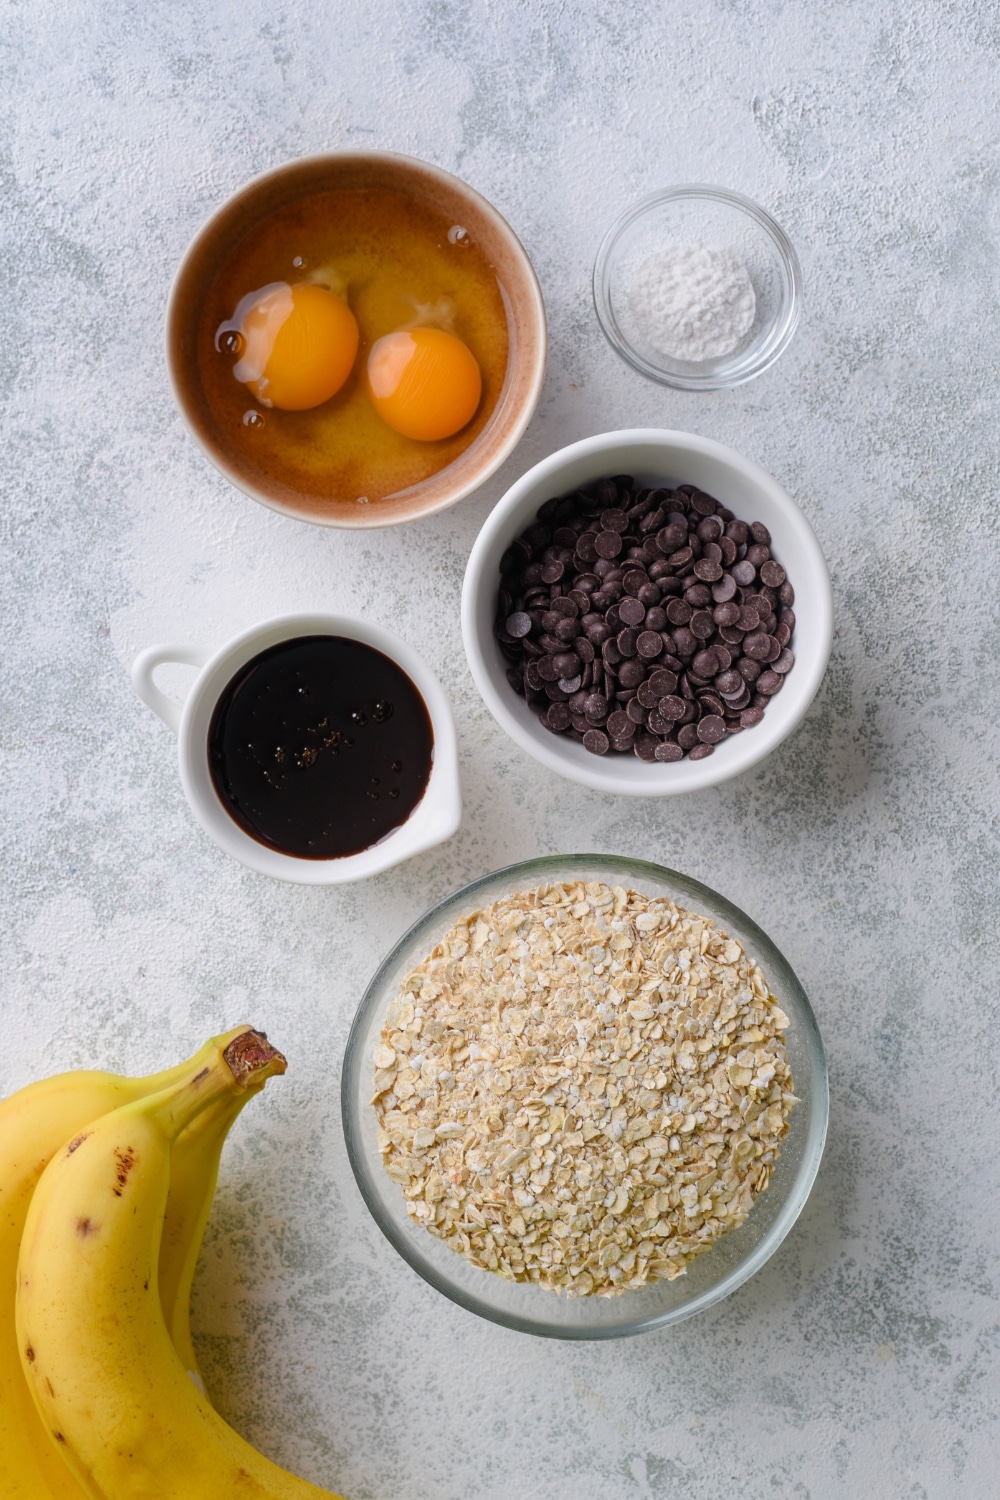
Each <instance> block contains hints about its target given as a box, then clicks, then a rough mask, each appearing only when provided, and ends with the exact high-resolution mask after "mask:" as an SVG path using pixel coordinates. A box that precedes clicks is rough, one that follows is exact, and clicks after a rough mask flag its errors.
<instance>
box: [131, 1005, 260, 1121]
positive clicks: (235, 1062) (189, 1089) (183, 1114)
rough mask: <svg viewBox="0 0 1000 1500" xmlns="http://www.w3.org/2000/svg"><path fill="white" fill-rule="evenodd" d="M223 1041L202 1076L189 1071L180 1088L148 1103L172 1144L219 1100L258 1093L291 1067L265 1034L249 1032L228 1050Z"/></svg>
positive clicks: (214, 1048)
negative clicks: (274, 1077) (272, 1079)
mask: <svg viewBox="0 0 1000 1500" xmlns="http://www.w3.org/2000/svg"><path fill="white" fill-rule="evenodd" d="M222 1040H224V1039H223V1038H220V1039H219V1041H218V1042H216V1043H214V1044H209V1046H208V1048H207V1049H206V1050H207V1053H208V1055H207V1057H206V1059H205V1061H204V1062H203V1064H202V1066H201V1068H200V1069H199V1070H198V1072H196V1073H192V1072H191V1070H190V1069H189V1070H188V1073H187V1076H186V1077H185V1078H183V1079H182V1081H181V1082H180V1083H179V1084H174V1085H173V1087H171V1088H168V1089H163V1090H162V1091H161V1093H160V1094H159V1095H158V1096H154V1097H153V1098H152V1099H150V1100H149V1101H148V1102H147V1109H148V1113H149V1116H150V1118H152V1119H156V1120H157V1121H158V1122H159V1127H160V1129H161V1130H162V1131H163V1133H164V1135H165V1136H166V1138H167V1139H168V1140H169V1141H171V1142H173V1141H175V1140H176V1139H177V1137H178V1136H179V1135H180V1134H181V1132H182V1131H183V1130H185V1129H186V1128H187V1126H188V1125H190V1124H191V1122H192V1120H195V1119H196V1118H197V1117H198V1116H199V1115H200V1114H201V1113H202V1111H203V1110H205V1109H208V1108H209V1107H210V1106H212V1105H213V1104H214V1103H215V1102H216V1101H217V1100H219V1099H221V1098H225V1097H227V1096H228V1097H232V1096H233V1095H248V1094H253V1093H256V1092H257V1090H258V1089H260V1088H262V1087H263V1086H264V1084H265V1083H266V1081H267V1080H268V1078H271V1077H272V1076H273V1075H274V1074H275V1073H284V1071H285V1069H286V1068H287V1066H288V1064H287V1062H286V1060H285V1058H284V1057H283V1056H282V1054H281V1053H280V1052H279V1051H278V1050H277V1049H276V1048H275V1047H272V1046H271V1044H270V1042H269V1041H268V1040H267V1037H266V1036H265V1035H264V1033H263V1032H262V1031H254V1030H252V1029H251V1028H248V1029H246V1030H245V1031H242V1032H240V1033H239V1034H238V1035H237V1036H236V1037H234V1038H233V1039H232V1040H231V1041H228V1044H227V1045H226V1046H225V1047H224V1048H223V1047H222V1045H221V1042H222Z"/></svg>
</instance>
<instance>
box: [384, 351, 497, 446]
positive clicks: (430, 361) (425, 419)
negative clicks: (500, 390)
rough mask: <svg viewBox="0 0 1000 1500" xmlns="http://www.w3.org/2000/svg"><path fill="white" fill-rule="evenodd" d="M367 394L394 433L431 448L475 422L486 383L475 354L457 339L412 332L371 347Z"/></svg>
mask: <svg viewBox="0 0 1000 1500" xmlns="http://www.w3.org/2000/svg"><path fill="white" fill-rule="evenodd" d="M368 390H369V393H370V395H371V398H372V402H373V403H374V406H375V410H376V411H377V412H378V414H379V416H380V417H381V418H382V420H383V421H384V422H386V423H388V425H389V426H390V427H391V428H393V429H394V431H396V432H399V433H402V435H403V437H408V438H417V439H419V440H420V441H421V442H425V443H429V442H434V441H435V440H436V439H438V438H446V437H451V436H452V434H453V433H456V432H458V431H459V430H460V429H461V428H463V427H464V426H465V425H466V423H467V422H471V420H472V418H473V417H474V416H475V413H476V408H477V406H478V405H479V398H480V396H481V395H482V392H483V379H482V376H481V375H480V373H479V366H478V364H477V363H476V359H475V356H474V355H473V353H472V351H471V350H470V349H468V348H467V347H466V345H465V344H463V343H462V340H461V339H459V338H456V337H455V335H454V334H453V333H445V332H444V330H443V329H441V328H408V329H401V330H400V331H399V332H398V333H387V334H386V335H385V337H384V338H380V339H378V340H376V342H375V343H374V344H373V345H372V350H371V353H370V354H369V356H368Z"/></svg>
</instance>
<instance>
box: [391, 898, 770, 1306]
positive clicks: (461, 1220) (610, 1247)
mask: <svg viewBox="0 0 1000 1500" xmlns="http://www.w3.org/2000/svg"><path fill="white" fill-rule="evenodd" d="M788 1024H789V1023H788V1019H787V1017H786V1016H785V1015H784V1013H783V1012H782V1011H781V1009H780V1007H779V1006H778V1004H777V1001H776V1000H775V998H774V996H773V995H771V994H770V992H769V990H768V986H767V982H766V980H765V978H764V976H763V974H762V973H761V971H760V969H759V968H758V966H757V964H756V963H755V962H754V961H753V960H752V959H751V958H749V957H748V955H747V954H746V952H745V951H744V949H743V947H742V946H741V944H740V943H739V942H738V941H737V940H736V939H735V938H731V937H729V936H728V935H727V934H726V933H725V932H723V931H722V930H721V929H720V928H719V927H717V926H716V924H715V923H714V922H712V921H711V920H710V919H709V918H707V917H702V916H698V915H696V914H695V913H693V912H688V911H684V910H682V909H681V908H679V907H677V906H675V905H674V903H673V902H671V901H669V900H668V899H667V898H665V897H647V896H644V895H641V894H640V893H638V892H636V891H629V890H625V889H623V888H622V887H620V886H615V887H611V886H608V885H605V884H603V883H600V882H593V883H583V882H580V883H574V884H565V885H551V886H546V887H543V888H541V889H537V890H530V891H518V892H515V893H514V894H512V895H510V896H506V897H504V898H503V899H501V900H499V901H497V902H495V903H494V904H493V905H492V906H489V907H487V908H485V909H483V910H481V911H476V912H473V913H472V914H471V915H470V916H468V917H466V918H463V919H462V920H461V921H459V922H457V923H456V924H455V925H454V926H453V927H452V928H451V929H450V931H449V932H447V933H446V934H445V936H444V937H443V938H442V940H441V941H440V943H438V945H437V947H436V948H435V949H434V950H433V952H432V953H431V954H429V955H428V956H427V958H425V959H424V960H423V961H422V962H421V963H419V964H418V965H417V966H416V968H415V969H414V970H413V971H412V972H411V973H410V974H409V975H408V976H407V977H406V979H405V980H404V982H403V984H402V986H401V989H400V993H399V995H398V997H397V998H396V999H395V1000H394V1001H393V1002H392V1004H391V1005H390V1007H389V1012H388V1016H387V1020H386V1023H385V1025H384V1027H383V1029H382V1033H381V1037H380V1040H379V1045H378V1046H377V1047H376V1049H375V1054H374V1063H375V1090H374V1104H375V1109H376V1113H377V1116H378V1123H379V1132H378V1144H379V1150H380V1152H381V1154H382V1158H383V1163H384V1166H385V1169H386V1171H387V1173H388V1174H389V1176H390V1177H391V1178H392V1179H393V1181H395V1182H397V1183H398V1184H399V1185H400V1188H401V1190H402V1192H403V1194H404V1196H405V1198H406V1204H407V1209H408V1212H409V1213H410V1215H411V1216H412V1217H413V1218H414V1219H415V1220H416V1221H417V1222H418V1223H421V1224H423V1225H424V1226H425V1227H426V1228H427V1229H428V1230H430V1232H431V1233H432V1234H434V1235H436V1236H437V1237H438V1238H439V1239H441V1240H443V1241H444V1242H445V1243H446V1244H447V1245H449V1246H450V1247H451V1248H452V1249H454V1250H457V1251H459V1252H460V1253H461V1254H463V1255H464V1256H465V1257H466V1258H467V1259H468V1260H470V1261H472V1262H473V1264H475V1265H477V1266H481V1267H483V1268H485V1269H487V1270H491V1271H495V1272H496V1273H497V1274H499V1275H501V1276H503V1277H506V1278H507V1279H508V1280H511V1281H528V1282H534V1283H537V1284H538V1285H540V1286H545V1287H549V1288H552V1289H554V1290H556V1291H560V1292H565V1293H566V1294H567V1295H568V1296H588V1295H594V1294H596V1295H598V1296H613V1295H615V1294H616V1293H618V1292H622V1291H625V1290H626V1289H629V1288H636V1287H641V1286H643V1285H644V1284H645V1283H646V1282H648V1281H656V1280H661V1279H668V1280H672V1279H673V1278H674V1277H676V1276H680V1275H682V1274H683V1273H684V1271H685V1269H686V1267H687V1265H688V1264H689V1262H690V1261H691V1260H692V1259H693V1258H694V1257H695V1256H696V1255H699V1254H701V1253H702V1252H703V1251H705V1250H707V1249H708V1248H709V1247H710V1246H711V1245H712V1244H713V1242H714V1241H715V1240H716V1239H717V1238H718V1237H719V1235H721V1234H723V1233H724V1232H725V1231H726V1230H728V1229H732V1228H734V1227H735V1226H736V1225H738V1224H741V1223H742V1222H743V1221H744V1219H745V1218H746V1216H747V1214H748V1213H749V1212H750V1208H751V1206H752V1204H753V1200H754V1198H755V1196H756V1195H757V1194H758V1193H760V1192H762V1191H763V1190H764V1189H765V1188H766V1187H767V1184H768V1181H769V1179H770V1175H771V1171H772V1169H773V1166H774V1163H775V1161H776V1160H777V1157H778V1152H779V1142H780V1140H781V1138H782V1136H783V1135H784V1134H785V1132H786V1130H787V1129H788V1116H789V1112H790V1110H791V1107H792V1105H793V1104H794V1103H795V1102H796V1101H795V1097H794V1095H793V1093H792V1076H791V1071H790V1069H789V1066H788V1060H787V1057H786V1054H785V1047H784V1043H783V1041H782V1037H781V1033H782V1032H783V1031H784V1030H785V1029H786V1028H787V1026H788Z"/></svg>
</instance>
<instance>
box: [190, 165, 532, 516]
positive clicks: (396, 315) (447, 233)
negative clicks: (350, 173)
mask: <svg viewBox="0 0 1000 1500" xmlns="http://www.w3.org/2000/svg"><path fill="white" fill-rule="evenodd" d="M508 352H509V334H508V313H507V308H506V306H505V303H504V295H503V292H502V290H501V286H500V282H499V279H498V275H497V270H496V267H495V266H494V265H493V264H492V262H491V260H490V258H489V257H488V255H487V254H486V253H485V252H484V250H483V249H481V248H480V246H479V244H478V243H477V239H476V235H475V234H474V233H470V232H469V231H468V230H467V229H465V228H464V227H462V226H460V225H458V224H456V223H455V222H454V221H453V220H451V219H450V218H449V217H448V216H447V215H446V214H445V213H442V212H441V211H440V209H438V208H437V206H436V205H434V204H433V203H427V202H423V201H421V200H420V199H418V198H415V197H412V196H410V195H408V194H405V193H401V192H397V191H394V190H392V189H391V188H383V187H371V188H343V189H341V190H335V191H330V192H319V193H314V194H310V195H308V196H303V197H300V198H296V199H295V200H293V201H292V202H290V203H288V204H285V205H282V206H279V207H278V208H276V209H275V210H274V211H272V212H271V213H270V214H268V215H267V216H266V217H265V218H263V219H261V220H258V222H257V223H256V224H254V225H253V226H252V227H251V228H250V229H249V230H248V231H247V232H246V233H245V234H243V235H242V236H241V237H240V238H239V240H237V241H236V242H235V243H234V244H233V245H232V246H231V247H230V249H229V251H228V254H227V255H226V256H225V257H224V258H223V260H222V261H221V263H220V264H219V266H218V268H217V270H216V273H215V276H214V278H213V281H212V284H211V286H210V287H209V288H208V294H207V296H206V297H205V300H204V304H203V322H202V325H201V333H200V335H199V367H200V375H201V382H202V386H203V389H204V392H205V396H206V397H207V400H208V403H209V405H210V407H211V410H212V416H213V419H214V423H215V424H216V426H217V429H218V430H219V431H220V433H225V434H226V435H227V441H228V442H229V443H233V444H239V446H240V447H241V448H242V449H243V450H244V452H245V454H246V457H247V461H252V462H253V464H254V465H255V466H256V467H258V468H259V469H260V470H263V471H265V472H266V473H267V474H268V475H269V476H273V478H274V479H275V480H277V481H278V482H280V483H281V484H282V485H283V486H285V487H286V488H287V489H289V490H298V491H300V492H309V491H312V492H313V493H317V492H319V493H324V494H326V495H329V496H330V497H331V502H333V503H339V504H343V505H345V506H354V505H356V504H358V503H359V502H361V503H363V504H365V505H372V504H376V503H378V502H379V501H381V500H384V499H392V498H393V497H394V496H398V495H400V494H402V493H405V492H407V491H408V490H409V489H411V488H412V487H413V486H415V485H419V484H421V483H423V482H424V481H426V480H427V479H428V478H429V477H430V476H433V475H434V474H436V473H438V472H439V471H440V470H442V469H444V468H446V467H447V466H448V465H449V464H451V463H453V462H454V461H455V459H456V458H458V457H459V456H460V455H461V454H462V453H463V452H464V451H465V449H467V448H468V447H469V446H470V445H471V444H472V443H474V442H475V440H476V438H477V437H478V435H479V434H480V433H481V432H482V430H483V428H484V426H485V425H486V423H487V422H488V421H489V418H490V415H491V413H492V412H493V410H494V409H495V407H496V405H497V402H498V400H499V397H500V394H501V391H502V389H503V385H504V379H505V376H506V372H507V362H508Z"/></svg>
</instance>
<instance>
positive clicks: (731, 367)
mask: <svg viewBox="0 0 1000 1500" xmlns="http://www.w3.org/2000/svg"><path fill="white" fill-rule="evenodd" d="M671 241H673V242H679V243H681V244H685V245H709V246H713V247H716V248H719V249H728V250H731V251H732V252H733V253H734V254H735V255H736V256H737V258H738V259H739V260H740V261H741V262H742V263H743V265H744V266H745V267H746V269H747V272H748V274H749V277H750V281H751V283H752V285H753V289H754V294H755V297H756V303H757V305H756V310H755V313H754V320H753V323H752V325H751V327H750V329H749V331H748V332H747V333H746V334H745V335H744V336H743V338H742V339H741V340H740V342H739V343H738V344H737V346H736V348H735V349H733V350H732V352H731V353H729V354H724V355H721V356H719V357H718V358H715V359H706V360H701V361H698V362H693V361H689V360H680V359H675V358H673V357H671V356H670V355H669V354H666V353H664V351H663V350H662V349H658V348H657V347H656V344H655V342H654V339H653V337H652V330H650V329H649V328H644V327H643V326H642V323H641V321H640V320H639V319H637V317H636V313H635V309H634V308H633V307H632V305H631V302H630V292H631V289H632V287H633V286H634V284H635V280H636V276H637V273H638V271H639V268H640V266H641V265H642V263H643V261H644V260H645V259H646V257H647V256H649V255H651V254H653V253H655V252H656V251H657V250H659V249H661V248H662V247H663V246H664V245H665V244H669V243H670V242H671ZM801 300H802V272H801V270H800V268H799V262H798V257H797V256H796V254H795V251H794V250H793V248H792V245H791V242H790V241H789V239H788V236H787V235H786V234H785V232H784V230H782V229H781V228H780V226H779V225H778V224H776V223H775V222H774V220H773V219H772V218H771V216H770V214H768V213H765V211H764V209H762V208H761V207H760V205H759V204H757V203H754V202H753V201H752V200H751V199H750V198H744V197H743V195H742V194H741V193H731V192H728V191H727V190H726V189H725V188H714V187H703V186H701V185H697V184H695V185H692V186H688V187H673V188H665V189H664V190H663V191H662V192H659V193H653V194H652V195H651V196H650V197H648V198H643V200H642V202H641V203H636V204H635V205H634V206H633V207H632V208H630V209H627V210H626V211H625V213H623V214H621V215H620V216H619V217H618V218H617V219H616V220H615V222H614V223H613V224H612V226H611V228H610V229H609V230H608V232H607V234H606V235H605V236H604V239H603V241H602V243H601V248H600V249H599V250H598V252H597V260H596V262H595V265H594V306H595V308H596V310H597V317H598V321H599V322H600V325H601V327H602V329H603V330H604V333H605V336H606V337H607V340H608V342H609V343H610V344H611V346H612V348H613V349H615V350H616V351H617V352H618V353H619V354H620V355H621V357H622V359H624V360H625V361H626V362H627V363H628V364H630V365H631V366H632V368H633V369H634V370H638V371H639V373H640V375H645V376H647V377H648V378H649V379H650V380H656V381H659V383H660V384H661V385H669V386H672V387H673V388H674V389H675V390H681V391H721V390H728V389H729V388H730V387H732V386H736V385H742V384H743V382H744V381H746V380H752V379H753V378H754V376H755V375H759V374H760V373H761V372H762V371H763V370H766V369H767V368H768V367H769V366H770V365H773V364H774V362H775V360H776V359H777V358H778V356H779V355H780V354H781V353H783V351H784V350H785V348H786V347H787V345H788V343H789V341H790V340H791V337H792V334H793V333H794V332H795V327H796V324H797V323H798V321H799V311H800V306H801Z"/></svg>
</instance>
